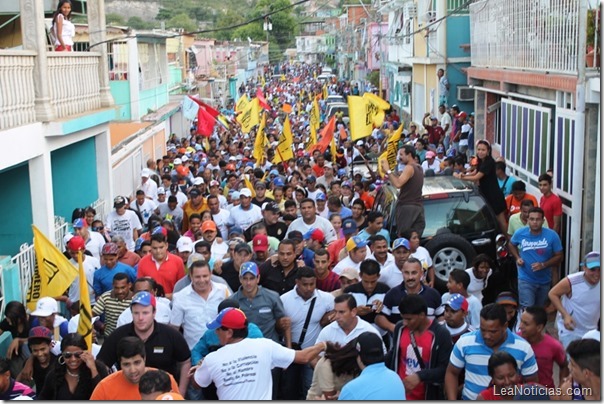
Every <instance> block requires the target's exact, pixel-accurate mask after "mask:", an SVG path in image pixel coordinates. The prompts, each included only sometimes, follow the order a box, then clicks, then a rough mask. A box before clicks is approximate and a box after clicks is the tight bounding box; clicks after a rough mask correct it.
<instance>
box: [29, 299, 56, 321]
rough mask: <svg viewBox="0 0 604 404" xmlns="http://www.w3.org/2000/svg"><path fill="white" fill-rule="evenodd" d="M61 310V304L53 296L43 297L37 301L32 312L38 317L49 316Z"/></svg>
mask: <svg viewBox="0 0 604 404" xmlns="http://www.w3.org/2000/svg"><path fill="white" fill-rule="evenodd" d="M58 312H59V305H58V304H57V301H56V300H55V299H53V298H52V297H42V298H40V299H39V300H38V302H37V303H36V309H35V310H34V311H33V312H32V313H31V315H32V316H36V317H48V316H50V315H53V314H55V313H58Z"/></svg>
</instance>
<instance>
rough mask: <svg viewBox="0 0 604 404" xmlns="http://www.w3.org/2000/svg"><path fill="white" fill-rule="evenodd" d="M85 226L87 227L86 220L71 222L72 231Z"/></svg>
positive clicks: (79, 219)
mask: <svg viewBox="0 0 604 404" xmlns="http://www.w3.org/2000/svg"><path fill="white" fill-rule="evenodd" d="M87 226H88V224H87V223H86V220H84V219H82V218H78V219H76V220H74V221H73V228H74V229H81V228H82V227H87Z"/></svg>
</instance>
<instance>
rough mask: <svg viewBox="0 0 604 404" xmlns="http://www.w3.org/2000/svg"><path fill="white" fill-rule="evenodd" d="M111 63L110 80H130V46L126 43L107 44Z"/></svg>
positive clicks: (108, 57)
mask: <svg viewBox="0 0 604 404" xmlns="http://www.w3.org/2000/svg"><path fill="white" fill-rule="evenodd" d="M107 59H108V62H109V80H113V81H119V80H128V45H127V44H126V42H109V43H108V44H107Z"/></svg>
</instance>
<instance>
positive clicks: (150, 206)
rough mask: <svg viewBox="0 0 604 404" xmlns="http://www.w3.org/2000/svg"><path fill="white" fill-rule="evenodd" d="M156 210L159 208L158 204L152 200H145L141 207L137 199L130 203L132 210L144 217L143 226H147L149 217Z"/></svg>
mask: <svg viewBox="0 0 604 404" xmlns="http://www.w3.org/2000/svg"><path fill="white" fill-rule="evenodd" d="M149 181H152V180H149ZM155 208H157V204H156V203H155V202H153V201H152V200H150V199H145V200H144V201H143V204H142V205H139V204H138V202H137V201H136V199H135V200H133V201H132V202H130V209H132V210H135V211H137V212H138V213H140V214H141V216H142V217H143V224H145V225H146V224H147V222H148V221H149V217H150V216H151V215H152V214H153V211H154V210H155Z"/></svg>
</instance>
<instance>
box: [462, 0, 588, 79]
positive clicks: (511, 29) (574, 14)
mask: <svg viewBox="0 0 604 404" xmlns="http://www.w3.org/2000/svg"><path fill="white" fill-rule="evenodd" d="M579 3H580V2H579V1H568V0H550V1H547V2H542V1H536V0H507V1H488V0H482V1H479V2H476V3H473V4H472V5H470V37H471V41H472V66H477V67H490V68H511V69H529V70H535V71H548V72H554V73H563V74H569V73H570V74H572V73H576V72H577V62H578V57H577V49H578V37H579V35H586V33H585V32H579V7H580V6H579Z"/></svg>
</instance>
